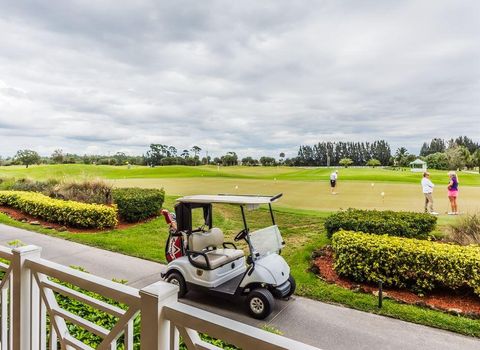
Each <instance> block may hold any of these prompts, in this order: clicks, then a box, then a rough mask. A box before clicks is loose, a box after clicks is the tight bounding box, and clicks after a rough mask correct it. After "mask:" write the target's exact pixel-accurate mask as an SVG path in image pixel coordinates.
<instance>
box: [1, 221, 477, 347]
mask: <svg viewBox="0 0 480 350" xmlns="http://www.w3.org/2000/svg"><path fill="white" fill-rule="evenodd" d="M15 239H19V240H21V241H22V242H23V243H26V244H35V245H38V246H40V247H42V248H43V251H42V257H43V258H45V259H49V260H52V261H54V262H57V263H60V264H64V265H78V266H82V267H84V268H85V269H87V270H88V271H90V272H91V273H94V274H96V275H98V276H101V277H104V278H108V279H111V278H122V279H126V280H128V281H129V284H130V285H132V286H134V287H137V288H141V287H144V286H146V285H148V284H150V283H153V282H156V281H158V280H159V278H160V272H161V271H162V269H163V268H164V266H163V265H161V264H158V263H154V262H151V261H146V260H142V259H138V258H134V257H129V256H125V255H122V254H118V253H112V252H109V251H105V250H102V249H98V248H93V247H89V246H85V245H82V244H78V243H74V242H69V241H65V240H63V239H59V238H54V237H50V236H46V235H42V234H39V233H35V232H30V231H26V230H22V229H18V228H14V227H10V226H5V225H1V224H0V244H1V245H7V242H9V241H12V240H15ZM188 297H189V298H188V299H184V300H183V301H184V302H185V303H188V304H190V305H194V306H197V307H199V308H202V309H205V310H208V311H211V312H215V313H218V314H220V315H223V316H226V317H228V318H231V319H235V320H238V321H241V322H245V323H249V324H251V325H254V326H262V325H264V324H265V323H267V324H269V325H272V326H274V327H275V328H277V329H280V330H281V331H282V332H284V334H285V336H287V337H290V338H293V339H296V340H299V341H303V342H305V343H308V344H311V345H314V346H317V347H319V348H322V349H325V350H343V349H369V350H372V349H402V350H405V349H416V350H417V349H424V350H429V349H432V350H443V349H445V350H447V349H448V350H453V349H463V350H469V349H472V350H473V349H475V350H478V349H480V340H478V339H474V338H469V337H464V336H461V335H457V334H455V333H450V332H446V331H442V330H438V329H434V328H430V327H425V326H419V325H415V324H413V323H408V322H403V321H399V320H395V319H391V318H387V317H383V316H378V315H373V314H369V313H365V312H361V311H356V310H352V309H348V308H344V307H341V306H336V305H330V304H325V303H322V302H318V301H313V300H310V299H305V298H300V297H295V298H294V299H293V300H290V301H288V302H283V301H282V302H279V303H277V306H276V309H275V312H274V313H273V314H272V315H271V316H270V317H269V318H268V319H267V320H265V321H263V322H259V321H257V320H254V319H251V318H249V317H248V316H246V315H245V313H244V311H243V308H242V303H241V301H238V302H231V301H226V300H221V299H220V300H218V299H217V300H212V298H211V297H207V296H205V295H202V294H197V293H189V294H188Z"/></svg>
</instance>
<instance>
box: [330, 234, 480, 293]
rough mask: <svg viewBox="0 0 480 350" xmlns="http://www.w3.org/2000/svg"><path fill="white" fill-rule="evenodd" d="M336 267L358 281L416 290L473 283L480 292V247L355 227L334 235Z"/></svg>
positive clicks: (333, 244)
mask: <svg viewBox="0 0 480 350" xmlns="http://www.w3.org/2000/svg"><path fill="white" fill-rule="evenodd" d="M332 247H333V250H334V252H335V270H336V271H337V273H338V274H339V275H342V276H346V277H349V278H351V279H353V280H355V281H358V282H375V283H376V282H378V281H379V280H381V281H383V283H384V284H385V285H387V286H396V287H401V288H408V289H411V290H413V291H415V292H421V291H426V290H431V289H433V288H435V287H447V288H451V289H457V288H460V287H464V286H467V287H471V288H473V290H474V292H475V293H476V294H477V295H480V248H479V247H478V246H463V247H462V246H458V245H453V244H444V243H436V242H431V241H425V240H418V239H414V238H401V237H392V236H387V235H381V236H380V235H375V234H366V233H362V232H353V231H339V232H336V233H335V234H334V235H333V239H332Z"/></svg>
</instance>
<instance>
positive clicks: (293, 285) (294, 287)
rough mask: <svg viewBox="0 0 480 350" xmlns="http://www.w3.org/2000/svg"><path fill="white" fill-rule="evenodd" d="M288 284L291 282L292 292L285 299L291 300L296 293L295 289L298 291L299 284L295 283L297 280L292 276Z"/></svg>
mask: <svg viewBox="0 0 480 350" xmlns="http://www.w3.org/2000/svg"><path fill="white" fill-rule="evenodd" d="M288 282H290V291H289V292H288V293H287V295H285V298H286V299H288V298H290V297H291V296H292V295H293V293H295V289H297V283H296V282H295V278H293V276H292V275H290V276H289V277H288Z"/></svg>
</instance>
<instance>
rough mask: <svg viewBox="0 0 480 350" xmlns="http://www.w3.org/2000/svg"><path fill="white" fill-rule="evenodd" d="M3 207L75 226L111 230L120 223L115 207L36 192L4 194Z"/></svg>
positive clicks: (2, 192) (2, 195) (0, 203)
mask: <svg viewBox="0 0 480 350" xmlns="http://www.w3.org/2000/svg"><path fill="white" fill-rule="evenodd" d="M0 205H6V206H9V207H13V208H16V209H18V210H20V211H22V212H24V213H25V214H29V215H32V216H35V217H38V218H42V219H44V220H46V221H48V222H53V223H59V224H63V225H68V226H72V227H81V228H107V227H114V226H115V225H116V224H117V210H116V208H115V207H108V206H105V205H99V204H86V203H79V202H74V201H63V200H58V199H53V198H50V197H47V196H45V195H43V194H41V193H35V192H22V191H0Z"/></svg>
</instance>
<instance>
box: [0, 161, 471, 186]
mask: <svg viewBox="0 0 480 350" xmlns="http://www.w3.org/2000/svg"><path fill="white" fill-rule="evenodd" d="M331 171H332V168H308V169H307V168H291V167H242V166H235V167H217V166H198V167H188V166H164V167H155V168H150V167H144V166H133V167H132V168H131V169H128V168H127V167H126V166H121V167H115V166H107V165H84V164H64V165H34V166H31V167H29V168H28V169H26V168H25V167H21V166H11V167H0V177H16V178H20V177H30V178H34V179H47V178H52V177H54V178H59V179H63V178H67V179H72V178H73V179H85V178H87V179H88V178H97V177H98V178H104V179H132V178H188V177H207V178H208V177H214V178H219V177H220V178H222V177H223V178H225V177H226V178H239V179H242V178H243V179H273V178H276V179H278V180H289V181H318V180H324V181H326V180H328V177H329V174H330V172H331ZM431 173H432V181H434V182H436V183H439V184H440V183H447V182H448V178H447V176H446V171H438V170H432V171H431ZM420 178H421V175H420V174H418V173H412V172H410V171H409V170H405V169H403V170H389V169H381V168H376V169H372V168H348V169H345V168H340V169H339V179H340V180H341V181H373V182H395V183H415V184H418V182H419V181H420ZM460 182H461V184H462V186H480V175H479V174H475V173H465V172H462V173H461V174H460Z"/></svg>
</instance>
